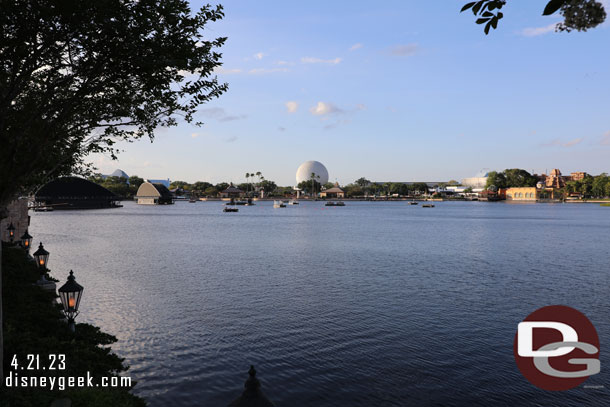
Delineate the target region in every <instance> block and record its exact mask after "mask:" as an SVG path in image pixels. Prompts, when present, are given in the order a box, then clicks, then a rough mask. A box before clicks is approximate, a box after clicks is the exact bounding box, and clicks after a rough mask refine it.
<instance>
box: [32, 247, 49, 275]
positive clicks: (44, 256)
mask: <svg viewBox="0 0 610 407" xmlns="http://www.w3.org/2000/svg"><path fill="white" fill-rule="evenodd" d="M34 259H36V265H37V266H38V269H39V270H41V271H42V272H43V273H44V272H46V271H47V262H48V261H49V252H48V251H46V250H45V249H44V247H43V246H42V242H40V246H38V250H36V251H35V252H34Z"/></svg>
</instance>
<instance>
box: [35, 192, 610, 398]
mask: <svg viewBox="0 0 610 407" xmlns="http://www.w3.org/2000/svg"><path fill="white" fill-rule="evenodd" d="M30 231H31V234H32V235H34V239H35V244H38V240H42V241H43V242H44V244H45V248H47V249H48V250H49V251H50V252H51V257H50V259H49V266H50V268H51V269H52V271H53V275H54V276H56V277H58V278H60V279H61V280H64V279H65V277H66V276H67V273H68V271H69V270H70V269H73V270H74V272H75V275H76V277H77V280H78V282H79V283H80V284H82V285H83V286H84V287H85V292H84V296H83V300H82V303H81V315H80V316H79V317H78V319H79V320H80V321H87V322H91V323H94V324H97V325H99V326H101V327H102V328H103V329H104V330H105V331H107V332H110V333H112V334H114V335H116V336H118V338H119V342H118V343H117V344H115V346H114V347H113V348H114V349H115V350H116V351H117V352H118V353H119V354H120V355H121V356H123V357H125V358H126V359H127V363H128V364H129V365H131V369H130V374H131V376H132V378H133V379H134V380H137V381H138V385H137V386H136V390H135V391H136V393H138V394H139V395H142V396H143V397H145V398H146V399H147V400H148V401H149V404H150V405H151V406H153V407H156V406H168V405H171V406H174V407H177V406H225V405H227V404H228V403H229V402H230V401H231V400H232V399H234V398H235V397H237V396H238V395H239V394H240V392H241V389H242V386H243V382H244V380H245V379H246V377H247V374H246V372H247V370H248V367H249V365H250V364H254V365H255V366H256V368H257V370H258V372H259V377H260V379H261V381H262V383H263V389H264V391H265V393H266V394H267V396H268V397H269V398H270V399H272V400H273V401H274V402H275V404H276V405H277V406H290V407H299V406H311V407H314V406H315V407H322V406H350V407H354V406H410V405H414V406H419V405H436V406H461V405H476V406H504V405H506V406H515V405H534V406H602V405H608V400H609V399H610V394H609V393H608V391H610V380H609V377H610V376H609V374H608V373H607V372H608V371H609V370H608V369H610V357H609V356H608V355H609V353H608V351H606V352H604V350H605V349H608V348H607V347H606V346H607V344H609V343H610V321H609V315H610V312H609V311H610V305H609V304H610V296H609V281H610V278H609V276H608V275H609V272H610V266H609V259H610V208H602V207H600V206H598V205H593V204H587V205H577V204H563V205H562V204H557V205H552V204H533V205H532V204H523V205H511V204H505V203H477V202H463V203H449V202H439V203H437V205H436V208H434V209H425V208H422V207H421V206H409V205H406V204H405V203H401V202H390V203H385V202H380V203H374V202H354V203H352V202H349V203H348V204H347V206H346V207H343V208H325V207H324V206H323V203H322V202H303V203H302V204H301V205H299V206H294V207H288V208H285V209H273V208H272V203H269V202H261V203H258V204H257V205H256V206H253V207H240V210H239V213H222V211H221V204H220V203H219V202H198V203H192V204H191V203H188V202H178V203H176V204H175V205H172V206H139V205H135V204H134V203H132V202H126V203H125V206H124V207H123V208H120V209H112V210H92V211H65V212H62V211H56V212H52V213H32V226H31V228H30ZM551 304H565V305H569V306H572V307H574V308H576V309H578V310H580V311H582V312H583V313H585V314H586V315H587V316H588V317H589V319H590V320H591V321H592V322H593V324H594V325H595V326H596V328H597V332H598V334H599V337H600V343H601V348H602V349H601V366H602V371H601V374H599V375H596V376H593V377H591V378H589V380H588V381H587V382H585V384H587V385H594V386H605V387H604V388H602V389H587V388H583V387H580V388H576V389H573V390H570V391H567V392H560V393H551V392H544V391H541V390H537V389H536V388H534V387H533V386H532V385H531V384H529V382H527V381H526V380H525V379H524V378H523V377H522V376H521V374H520V373H519V371H518V369H517V367H516V365H515V362H514V357H513V350H512V349H513V348H512V347H513V339H514V335H515V331H516V327H517V324H518V323H519V322H520V321H521V320H522V319H523V318H525V317H526V316H527V315H528V314H530V313H531V312H533V311H534V310H535V309H537V308H539V307H542V306H545V305H551Z"/></svg>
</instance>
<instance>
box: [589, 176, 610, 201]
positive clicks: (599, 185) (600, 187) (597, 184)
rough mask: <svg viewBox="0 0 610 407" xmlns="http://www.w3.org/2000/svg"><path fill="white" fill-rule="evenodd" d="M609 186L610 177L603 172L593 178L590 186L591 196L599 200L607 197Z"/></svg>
mask: <svg viewBox="0 0 610 407" xmlns="http://www.w3.org/2000/svg"><path fill="white" fill-rule="evenodd" d="M609 184H610V177H608V174H606V173H605V172H604V173H602V174H600V175H598V176H597V177H594V178H593V182H592V184H591V194H592V195H593V196H595V197H598V198H601V197H604V196H607V193H606V190H607V186H608V185H609Z"/></svg>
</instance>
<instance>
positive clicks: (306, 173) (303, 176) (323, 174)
mask: <svg viewBox="0 0 610 407" xmlns="http://www.w3.org/2000/svg"><path fill="white" fill-rule="evenodd" d="M312 172H313V173H314V174H316V178H315V180H316V181H317V182H319V183H320V184H322V185H324V184H326V183H327V182H328V170H327V169H326V167H325V166H324V164H322V163H321V162H319V161H305V162H304V163H303V164H301V166H300V167H299V169H298V170H297V185H299V184H300V183H301V182H303V181H311V173H312ZM318 177H320V178H318Z"/></svg>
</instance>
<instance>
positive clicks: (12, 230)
mask: <svg viewBox="0 0 610 407" xmlns="http://www.w3.org/2000/svg"><path fill="white" fill-rule="evenodd" d="M6 230H7V231H8V238H9V240H10V241H11V243H13V240H14V239H15V226H13V222H11V223H10V224H9V225H8V227H7V228H6Z"/></svg>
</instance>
